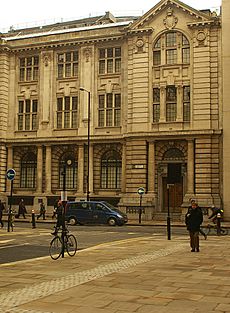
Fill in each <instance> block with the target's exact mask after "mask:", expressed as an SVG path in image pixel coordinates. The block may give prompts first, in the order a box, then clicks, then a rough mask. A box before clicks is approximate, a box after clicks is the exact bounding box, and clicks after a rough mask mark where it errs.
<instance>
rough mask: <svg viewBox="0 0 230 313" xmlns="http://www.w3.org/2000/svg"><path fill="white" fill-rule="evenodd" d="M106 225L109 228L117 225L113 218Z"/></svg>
mask: <svg viewBox="0 0 230 313" xmlns="http://www.w3.org/2000/svg"><path fill="white" fill-rule="evenodd" d="M108 224H109V226H115V225H116V224H117V221H116V219H115V218H113V217H111V218H110V219H109V220H108Z"/></svg>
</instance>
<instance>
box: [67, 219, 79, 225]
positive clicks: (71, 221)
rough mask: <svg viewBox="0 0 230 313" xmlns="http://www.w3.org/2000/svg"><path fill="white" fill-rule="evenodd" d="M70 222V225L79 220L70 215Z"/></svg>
mask: <svg viewBox="0 0 230 313" xmlns="http://www.w3.org/2000/svg"><path fill="white" fill-rule="evenodd" d="M69 224H70V225H76V224H77V220H76V218H75V217H70V218H69Z"/></svg>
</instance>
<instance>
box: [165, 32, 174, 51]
mask: <svg viewBox="0 0 230 313" xmlns="http://www.w3.org/2000/svg"><path fill="white" fill-rule="evenodd" d="M174 46H176V32H171V33H168V34H166V47H174Z"/></svg>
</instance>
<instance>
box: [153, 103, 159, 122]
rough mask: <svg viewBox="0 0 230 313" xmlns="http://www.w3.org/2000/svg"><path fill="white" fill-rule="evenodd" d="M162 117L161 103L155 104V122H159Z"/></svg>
mask: <svg viewBox="0 0 230 313" xmlns="http://www.w3.org/2000/svg"><path fill="white" fill-rule="evenodd" d="M159 119H160V105H159V104H154V105H153V122H154V123H158V122H159Z"/></svg>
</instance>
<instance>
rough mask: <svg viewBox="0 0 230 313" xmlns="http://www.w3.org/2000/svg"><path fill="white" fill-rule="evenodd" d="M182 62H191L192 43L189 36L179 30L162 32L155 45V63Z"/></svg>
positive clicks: (170, 63)
mask: <svg viewBox="0 0 230 313" xmlns="http://www.w3.org/2000/svg"><path fill="white" fill-rule="evenodd" d="M163 47H164V49H163ZM181 63H182V64H189V63H190V45H189V41H188V39H187V37H185V36H184V35H183V34H182V33H180V32H178V31H170V32H167V33H164V34H162V35H161V36H160V38H158V39H157V41H156V42H155V44H154V46H153V65H154V66H158V65H165V64H167V65H172V64H181Z"/></svg>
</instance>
